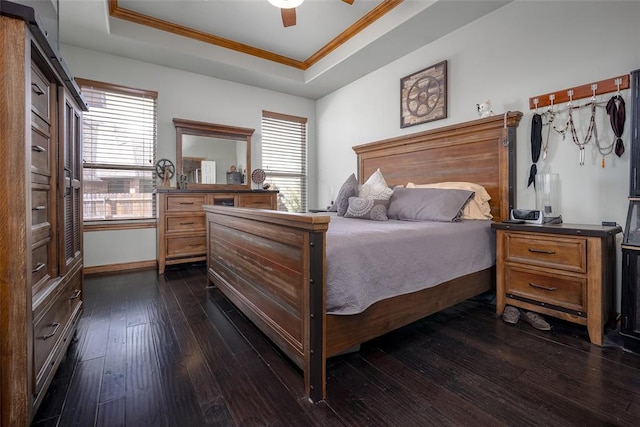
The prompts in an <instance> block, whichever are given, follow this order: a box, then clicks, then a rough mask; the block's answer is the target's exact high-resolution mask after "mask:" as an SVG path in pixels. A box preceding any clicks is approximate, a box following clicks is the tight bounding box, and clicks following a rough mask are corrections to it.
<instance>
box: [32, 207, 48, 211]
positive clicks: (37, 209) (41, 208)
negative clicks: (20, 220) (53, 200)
mask: <svg viewBox="0 0 640 427" xmlns="http://www.w3.org/2000/svg"><path fill="white" fill-rule="evenodd" d="M45 209H47V207H46V206H36V207H35V208H31V210H32V211H43V210H45Z"/></svg>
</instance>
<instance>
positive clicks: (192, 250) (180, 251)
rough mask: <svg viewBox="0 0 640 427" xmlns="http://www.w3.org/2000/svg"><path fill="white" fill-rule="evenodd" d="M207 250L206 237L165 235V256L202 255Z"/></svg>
mask: <svg viewBox="0 0 640 427" xmlns="http://www.w3.org/2000/svg"><path fill="white" fill-rule="evenodd" d="M206 252H207V237H206V236H205V235H202V236H190V237H167V258H170V257H182V256H193V255H204V254H205V253H206Z"/></svg>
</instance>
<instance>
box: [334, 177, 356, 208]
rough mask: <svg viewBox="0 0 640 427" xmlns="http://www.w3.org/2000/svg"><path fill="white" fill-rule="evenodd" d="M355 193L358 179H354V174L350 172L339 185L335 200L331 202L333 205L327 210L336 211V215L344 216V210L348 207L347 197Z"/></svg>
mask: <svg viewBox="0 0 640 427" xmlns="http://www.w3.org/2000/svg"><path fill="white" fill-rule="evenodd" d="M357 195H358V180H357V179H356V176H355V174H351V175H350V176H349V178H347V180H346V181H345V182H344V184H342V187H340V191H338V195H337V196H336V200H335V202H333V205H332V206H331V207H330V208H329V212H337V213H338V216H344V214H345V212H347V208H348V207H349V197H354V196H357Z"/></svg>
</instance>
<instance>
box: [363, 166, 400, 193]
mask: <svg viewBox="0 0 640 427" xmlns="http://www.w3.org/2000/svg"><path fill="white" fill-rule="evenodd" d="M392 194H393V190H392V189H391V188H389V186H388V185H387V181H385V179H384V176H382V172H380V169H377V170H376V171H375V172H374V173H372V174H371V176H370V177H369V179H367V181H366V182H365V183H364V184H363V185H362V188H361V189H360V193H359V194H358V197H362V198H363V199H381V200H389V199H390V198H391V195H392Z"/></svg>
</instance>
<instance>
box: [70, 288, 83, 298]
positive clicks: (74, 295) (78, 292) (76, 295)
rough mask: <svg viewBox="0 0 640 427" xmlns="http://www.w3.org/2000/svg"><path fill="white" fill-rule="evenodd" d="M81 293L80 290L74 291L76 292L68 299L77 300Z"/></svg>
mask: <svg viewBox="0 0 640 427" xmlns="http://www.w3.org/2000/svg"><path fill="white" fill-rule="evenodd" d="M81 293H82V291H81V290H80V289H76V291H75V292H74V293H73V295H71V298H69V299H70V300H71V299H76V298H78V297H79V296H80V294H81Z"/></svg>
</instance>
